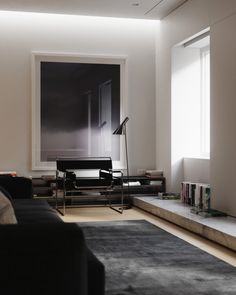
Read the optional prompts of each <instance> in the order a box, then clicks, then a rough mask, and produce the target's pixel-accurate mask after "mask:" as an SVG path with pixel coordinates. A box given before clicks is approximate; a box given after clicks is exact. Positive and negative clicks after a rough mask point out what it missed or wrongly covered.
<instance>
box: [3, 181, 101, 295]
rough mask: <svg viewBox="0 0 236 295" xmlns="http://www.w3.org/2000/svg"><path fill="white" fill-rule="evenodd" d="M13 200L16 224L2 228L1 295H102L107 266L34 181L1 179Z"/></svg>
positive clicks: (75, 226) (75, 225)
mask: <svg viewBox="0 0 236 295" xmlns="http://www.w3.org/2000/svg"><path fill="white" fill-rule="evenodd" d="M0 186H1V187H3V188H4V189H5V190H6V191H7V192H9V194H10V196H11V197H12V204H13V207H14V211H15V215H16V219H17V221H18V223H17V224H7V225H0V255H1V264H0V265H1V266H0V282H1V283H0V294H3V295H16V294H24V295H54V294H55V295H103V294H104V285H105V274H104V273H105V271H104V266H103V264H102V263H101V262H100V261H99V260H98V259H97V258H96V257H95V256H94V254H93V253H92V252H91V251H90V250H89V249H88V248H87V246H86V242H85V239H84V235H83V232H82V230H81V229H80V227H79V226H78V225H77V224H75V223H64V222H63V221H62V220H61V218H60V217H59V216H58V214H57V213H56V211H55V210H54V209H53V208H51V207H50V206H49V205H48V203H47V202H46V201H44V200H35V199H32V182H31V180H30V179H28V178H24V177H0Z"/></svg>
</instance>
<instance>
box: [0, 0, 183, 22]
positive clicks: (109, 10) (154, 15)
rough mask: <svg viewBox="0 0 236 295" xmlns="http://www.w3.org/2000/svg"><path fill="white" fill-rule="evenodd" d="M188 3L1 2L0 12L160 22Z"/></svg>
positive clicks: (127, 0)
mask: <svg viewBox="0 0 236 295" xmlns="http://www.w3.org/2000/svg"><path fill="white" fill-rule="evenodd" d="M186 1H188V0H0V10H13V11H30V12H46V13H61V14H76V15H77V14H78V15H91V16H109V17H125V18H141V19H162V18H164V17H165V16H167V15H168V14H169V13H171V12H172V11H173V10H175V9H176V8H177V7H178V6H180V5H181V4H182V3H184V2H186Z"/></svg>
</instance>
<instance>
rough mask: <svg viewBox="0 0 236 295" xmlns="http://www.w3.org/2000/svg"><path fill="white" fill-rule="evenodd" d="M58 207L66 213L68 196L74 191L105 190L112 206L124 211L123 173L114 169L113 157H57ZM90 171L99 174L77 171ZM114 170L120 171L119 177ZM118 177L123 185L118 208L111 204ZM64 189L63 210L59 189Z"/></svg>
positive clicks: (120, 211) (121, 211)
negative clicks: (59, 202) (111, 196)
mask: <svg viewBox="0 0 236 295" xmlns="http://www.w3.org/2000/svg"><path fill="white" fill-rule="evenodd" d="M56 165H57V171H56V208H57V210H58V211H59V212H60V213H62V214H63V215H64V214H65V209H66V196H67V195H68V194H70V197H71V194H72V193H75V192H77V193H79V192H82V191H88V192H91V191H94V190H96V191H98V192H105V193H106V194H107V195H108V198H109V204H110V208H112V209H114V210H116V211H118V212H119V213H123V174H122V172H121V171H118V170H113V169H112V159H111V158H110V157H85V158H77V159H68V158H67V159H66V158H62V159H57V161H56ZM85 170H86V171H89V172H90V173H89V174H92V173H93V174H94V173H95V171H96V172H97V175H96V176H95V175H92V176H90V175H89V176H81V175H79V176H78V175H76V172H78V173H79V174H81V171H85ZM114 172H116V173H119V177H117V176H116V177H115V176H114ZM115 179H116V183H117V180H118V182H119V183H120V185H121V208H120V209H117V208H115V207H114V206H112V205H111V202H110V195H111V192H112V190H113V185H114V180H115ZM59 189H62V191H63V196H62V198H63V205H62V206H63V212H61V211H60V210H59V209H58V191H59Z"/></svg>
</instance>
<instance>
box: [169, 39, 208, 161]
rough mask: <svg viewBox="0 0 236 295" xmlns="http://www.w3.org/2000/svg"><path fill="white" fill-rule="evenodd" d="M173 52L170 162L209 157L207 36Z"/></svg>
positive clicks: (176, 48) (177, 47) (174, 49)
mask: <svg viewBox="0 0 236 295" xmlns="http://www.w3.org/2000/svg"><path fill="white" fill-rule="evenodd" d="M203 35H204V37H203V38H201V36H200V37H196V38H194V39H192V40H190V41H187V42H186V43H184V44H181V45H178V46H176V47H174V48H173V52H172V104H171V106H172V121H171V122H172V125H171V128H172V160H173V163H176V162H178V161H180V160H181V159H182V158H209V157H210V47H209V44H210V43H209V42H210V38H209V33H208V35H206V34H205V33H204V34H203Z"/></svg>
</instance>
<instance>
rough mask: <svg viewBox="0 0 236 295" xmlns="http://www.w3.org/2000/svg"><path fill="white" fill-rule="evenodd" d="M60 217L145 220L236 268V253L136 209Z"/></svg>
mask: <svg viewBox="0 0 236 295" xmlns="http://www.w3.org/2000/svg"><path fill="white" fill-rule="evenodd" d="M60 217H61V218H62V219H63V220H64V221H65V222H89V221H111V220H133V219H145V220H147V221H149V222H151V223H153V224H155V225H157V226H159V227H160V228H162V229H164V230H166V231H167V232H169V233H171V234H173V235H175V236H177V237H179V238H181V239H183V240H185V241H187V242H189V243H190V244H192V245H195V246H197V247H199V248H201V249H202V250H204V251H206V252H208V253H210V254H212V255H214V256H216V257H218V258H219V259H222V260H224V261H226V262H228V263H229V264H231V265H233V266H235V267H236V253H235V252H234V251H231V250H229V249H227V248H224V247H222V246H220V245H218V244H216V243H213V242H211V241H209V240H207V239H204V238H202V237H200V236H198V235H196V234H194V233H191V232H189V231H187V230H185V229H183V228H181V227H178V226H176V225H174V224H172V223H170V222H168V221H165V220H164V219H161V218H158V217H156V216H154V215H152V214H149V213H147V212H145V211H143V210H141V209H138V208H135V207H133V208H132V209H128V210H125V211H124V212H123V214H119V213H117V212H116V211H114V210H111V209H110V208H109V207H89V208H67V209H66V215H65V216H61V215H60Z"/></svg>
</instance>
